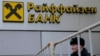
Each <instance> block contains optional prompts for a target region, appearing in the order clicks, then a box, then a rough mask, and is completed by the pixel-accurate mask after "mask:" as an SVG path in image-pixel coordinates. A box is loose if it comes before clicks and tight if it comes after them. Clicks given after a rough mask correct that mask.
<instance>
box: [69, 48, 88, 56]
mask: <svg viewBox="0 0 100 56" xmlns="http://www.w3.org/2000/svg"><path fill="white" fill-rule="evenodd" d="M71 56H79V55H78V52H74V53H72V54H71ZM81 56H90V54H89V53H88V51H87V49H86V48H83V50H82V51H81Z"/></svg>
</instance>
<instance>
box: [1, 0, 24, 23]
mask: <svg viewBox="0 0 100 56" xmlns="http://www.w3.org/2000/svg"><path fill="white" fill-rule="evenodd" d="M3 21H4V22H24V3H23V2H8V1H4V2H3Z"/></svg>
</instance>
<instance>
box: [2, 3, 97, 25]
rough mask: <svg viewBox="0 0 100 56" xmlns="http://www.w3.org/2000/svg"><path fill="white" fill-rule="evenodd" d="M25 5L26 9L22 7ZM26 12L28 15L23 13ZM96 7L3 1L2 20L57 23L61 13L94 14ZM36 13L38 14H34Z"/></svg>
mask: <svg viewBox="0 0 100 56" xmlns="http://www.w3.org/2000/svg"><path fill="white" fill-rule="evenodd" d="M24 7H27V10H26V9H25V8H24ZM24 12H27V14H28V15H25V13H24ZM32 12H35V13H32ZM95 13H97V8H96V7H89V6H88V7H87V6H86V7H85V6H79V5H76V4H73V5H72V6H69V5H63V4H59V5H58V6H57V5H55V4H54V3H51V4H49V5H48V4H47V3H43V4H42V5H40V4H35V3H34V2H27V6H24V2H17V1H3V13H2V15H3V22H13V23H24V19H25V18H26V16H27V18H26V19H28V20H27V23H47V22H49V23H57V24H59V23H60V22H61V21H60V20H61V17H62V15H63V14H70V15H72V14H95ZM36 14H38V15H36Z"/></svg>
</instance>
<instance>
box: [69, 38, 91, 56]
mask: <svg viewBox="0 0 100 56" xmlns="http://www.w3.org/2000/svg"><path fill="white" fill-rule="evenodd" d="M79 39H80V51H81V52H80V53H81V56H90V54H89V53H88V51H87V49H86V48H85V47H84V46H85V40H84V39H83V38H81V37H80V38H79ZM70 45H71V49H72V51H73V52H72V53H71V56H79V55H78V40H77V37H75V38H72V39H71V41H70Z"/></svg>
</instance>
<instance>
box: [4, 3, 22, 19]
mask: <svg viewBox="0 0 100 56" xmlns="http://www.w3.org/2000/svg"><path fill="white" fill-rule="evenodd" d="M4 6H5V7H6V8H7V9H9V10H10V13H8V14H7V15H6V18H7V19H8V18H9V17H11V16H12V15H13V14H14V15H15V16H16V17H17V18H19V19H21V16H20V15H19V14H18V13H17V10H20V9H21V8H22V5H21V4H17V5H16V6H15V8H12V6H11V5H10V4H9V3H6V4H5V5H4Z"/></svg>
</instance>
